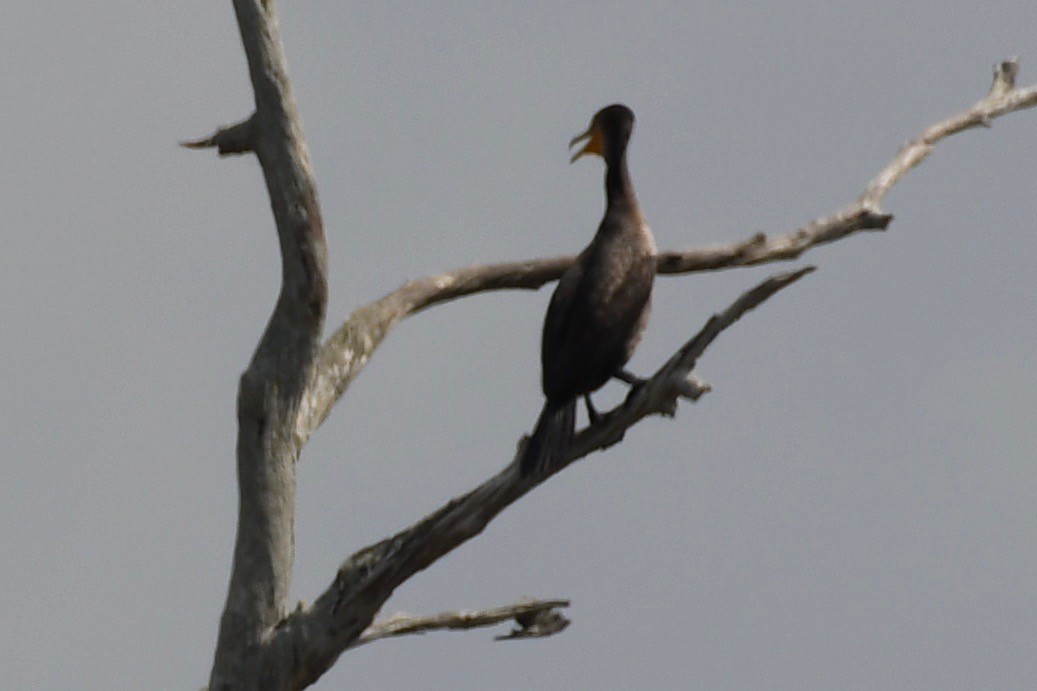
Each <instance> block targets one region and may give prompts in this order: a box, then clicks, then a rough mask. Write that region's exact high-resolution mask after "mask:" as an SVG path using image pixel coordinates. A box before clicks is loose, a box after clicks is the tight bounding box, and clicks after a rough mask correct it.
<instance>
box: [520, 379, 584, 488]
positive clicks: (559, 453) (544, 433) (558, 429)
mask: <svg viewBox="0 0 1037 691" xmlns="http://www.w3.org/2000/svg"><path fill="white" fill-rule="evenodd" d="M575 428H576V399H575V398H574V399H572V400H570V401H565V402H563V403H556V402H552V401H547V402H546V403H544V409H543V411H541V413H540V418H539V419H538V420H537V425H536V428H535V429H534V430H533V434H532V435H531V436H530V437H529V441H528V442H527V443H526V450H525V452H524V453H523V455H522V465H521V470H522V475H523V477H528V476H529V475H532V474H533V473H537V474H540V473H544V472H546V471H547V470H548V469H551V468H554V467H555V465H556V464H557V463H558V462H559V461H561V460H562V458H563V457H564V456H565V453H566V452H567V451H568V450H569V447H570V446H571V445H572V440H573V432H574V430H575Z"/></svg>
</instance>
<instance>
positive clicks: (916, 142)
mask: <svg viewBox="0 0 1037 691" xmlns="http://www.w3.org/2000/svg"><path fill="white" fill-rule="evenodd" d="M1017 70H1018V64H1017V62H1016V61H1015V60H1014V59H1013V60H1006V61H1004V62H1002V63H1000V64H999V65H998V66H997V68H996V69H995V74H994V83H993V86H992V87H991V90H990V93H989V94H988V95H987V96H986V97H985V98H983V99H982V100H980V101H979V102H978V103H976V104H975V105H974V106H972V107H971V108H968V109H966V110H965V111H963V112H961V113H958V114H956V115H953V116H951V117H949V118H947V119H946V120H942V121H940V122H938V123H936V124H934V125H931V126H930V127H928V128H926V129H925V130H924V131H923V132H922V133H921V134H920V135H919V136H918V137H915V138H914V139H912V140H910V141H909V142H908V143H907V144H905V145H904V146H903V147H901V149H900V151H898V153H897V155H896V156H895V157H894V158H893V160H892V161H891V162H890V163H889V164H888V165H887V166H886V167H885V168H883V169H882V171H881V172H880V173H879V174H878V175H877V176H875V178H874V179H873V180H872V181H871V182H870V183H869V184H868V186H867V188H866V189H865V191H864V193H862V194H861V196H860V197H858V198H857V199H856V200H855V201H853V202H852V203H851V204H849V205H848V206H846V207H844V208H843V209H841V210H839V211H836V212H835V213H833V214H830V215H828V216H824V217H822V218H818V219H815V220H813V221H810V222H809V223H807V224H806V225H803V226H801V227H799V228H797V229H795V230H792V231H789V232H786V233H783V234H778V235H766V234H764V233H757V234H755V235H753V236H751V237H749V238H746V239H744V240H740V241H737V242H731V243H724V244H718V245H712V246H708V247H701V248H693V249H687V250H673V251H667V252H661V253H659V256H658V266H657V271H658V273H659V274H662V275H667V274H670V275H672V274H684V273H690V272H695V271H714V270H718V269H726V268H732V267H738V266H749V265H754V264H764V263H768V262H774V261H783V260H791V259H795V258H797V257H799V256H800V255H802V254H803V253H804V252H806V251H807V250H809V249H811V248H813V247H816V246H818V245H823V244H826V243H829V242H835V241H836V240H840V239H842V238H845V237H847V236H849V235H853V234H855V233H857V232H859V231H864V230H884V229H885V228H886V227H887V226H888V225H889V223H890V222H891V221H892V220H893V216H892V215H890V214H886V213H883V212H882V211H881V202H882V199H883V197H884V196H885V194H886V193H887V192H888V191H889V189H890V188H891V187H892V186H893V185H894V184H895V183H896V182H897V181H898V180H899V179H900V178H901V177H903V175H904V174H905V173H906V172H907V171H908V170H910V169H911V168H912V167H914V166H916V165H918V164H919V163H920V162H921V161H922V160H923V159H925V157H926V156H928V155H929V153H930V152H931V151H932V147H933V146H934V145H935V144H936V143H937V142H938V141H940V140H941V139H943V138H945V137H948V136H950V135H952V134H956V133H958V132H961V131H963V130H966V129H969V128H972V127H977V126H985V125H989V124H990V122H991V121H993V120H994V119H995V118H998V117H1001V116H1002V115H1007V114H1008V113H1011V112H1014V111H1017V110H1023V109H1025V108H1031V107H1033V106H1034V105H1037V85H1035V86H1030V87H1028V88H1025V89H1022V88H1020V89H1017V88H1015V74H1016V72H1017ZM574 260H575V255H572V256H565V257H552V258H549V259H535V260H530V261H526V262H510V263H505V264H487V265H479V266H471V267H467V268H463V269H458V270H455V271H448V272H446V273H442V274H437V275H433V276H427V277H425V278H420V279H417V280H413V281H410V282H408V283H405V284H404V285H403V286H401V287H400V288H398V289H397V290H395V291H393V292H392V293H389V294H388V295H386V296H385V297H382V298H381V299H379V300H376V301H375V302H373V303H370V304H368V305H365V306H364V307H361V308H360V309H358V310H356V311H355V312H353V314H351V315H350V316H349V318H348V319H346V321H345V322H344V323H343V324H342V326H340V327H339V329H338V330H337V331H335V333H333V334H332V335H331V336H330V337H329V338H328V339H327V341H325V343H324V346H323V347H322V349H321V353H320V356H319V359H318V363H317V366H316V368H315V370H314V377H313V379H312V380H311V382H310V385H309V387H308V389H307V392H306V397H305V400H304V401H303V408H302V410H301V411H300V416H299V419H298V421H297V428H296V434H298V435H299V437H300V439H303V440H305V439H307V438H309V435H310V434H312V433H313V431H314V430H315V429H316V428H317V427H319V426H320V424H321V423H322V422H323V421H324V419H325V418H326V417H327V416H328V414H329V412H330V411H331V408H332V407H333V406H334V405H335V402H336V401H337V400H338V399H339V398H340V397H341V396H342V394H344V393H345V391H346V389H347V388H348V386H349V384H350V382H351V381H352V380H353V379H354V378H355V377H356V376H357V375H358V374H359V373H360V372H361V370H363V368H364V365H366V364H367V361H368V359H369V358H370V357H371V355H372V354H373V353H374V351H375V349H376V348H377V347H378V345H379V344H380V343H381V342H382V340H383V339H384V338H385V336H386V335H387V334H388V333H389V331H390V330H391V329H392V327H393V326H395V325H396V324H397V323H398V322H399V321H400V320H402V319H404V318H406V317H408V316H410V315H412V314H416V313H418V312H420V311H422V310H424V309H427V308H429V307H432V306H434V305H437V304H440V303H443V302H447V301H450V300H454V299H456V298H459V297H463V296H466V295H473V294H475V293H481V292H485V291H489V290H503V289H516V288H519V289H536V288H539V287H541V286H542V285H544V284H545V283H548V282H551V281H555V280H557V279H558V278H560V277H561V275H562V273H563V272H564V271H565V270H566V269H567V268H568V267H569V266H570V265H571V264H572V262H573V261H574Z"/></svg>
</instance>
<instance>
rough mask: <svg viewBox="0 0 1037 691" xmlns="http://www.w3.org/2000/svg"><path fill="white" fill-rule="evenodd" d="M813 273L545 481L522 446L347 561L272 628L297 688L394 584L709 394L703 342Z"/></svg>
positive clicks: (710, 326) (713, 325) (692, 346)
mask: <svg viewBox="0 0 1037 691" xmlns="http://www.w3.org/2000/svg"><path fill="white" fill-rule="evenodd" d="M813 270H814V267H806V268H803V269H800V270H798V271H794V272H790V273H785V274H780V275H777V276H772V277H771V278H768V279H767V280H765V281H763V282H762V283H760V284H759V285H757V286H756V287H755V288H753V289H752V290H750V291H748V292H746V293H745V294H743V295H742V296H741V297H739V298H738V299H737V300H736V301H735V302H734V303H733V304H732V305H731V306H730V307H728V308H727V309H726V310H724V311H723V312H722V313H720V314H718V315H714V316H713V317H712V318H711V319H710V320H709V321H708V322H707V323H706V325H705V326H704V327H703V329H702V330H701V331H700V332H699V333H698V334H696V335H695V337H694V338H692V339H691V340H689V341H688V342H687V343H685V344H684V345H683V346H682V347H681V348H680V349H679V350H678V351H677V352H676V353H674V355H673V356H672V357H671V358H670V359H669V360H667V361H666V362H665V363H664V364H663V365H662V366H661V367H660V368H659V369H658V370H657V371H656V372H655V374H653V375H652V376H651V377H650V378H649V379H648V380H646V381H645V382H644V383H642V384H640V385H638V386H636V387H635V388H633V389H632V390H631V393H630V395H628V396H627V398H626V400H625V401H624V402H623V403H621V404H620V405H619V406H617V407H616V408H615V409H613V410H611V411H609V412H607V413H605V414H604V415H602V416H601V419H600V420H599V421H598V422H596V423H595V424H593V425H591V426H589V427H587V428H585V429H583V430H582V431H580V432H579V433H578V434H577V435H576V437H575V439H574V441H573V446H572V447H571V449H570V452H569V454H567V456H566V457H565V458H564V459H563V460H562V461H561V462H560V463H559V464H558V465H557V467H556V468H555V469H554V470H553V471H552V473H551V474H549V475H540V476H532V477H524V476H523V475H522V473H521V472H520V470H519V464H520V459H521V457H522V450H523V448H524V445H525V440H523V442H521V443H519V445H518V449H517V451H516V455H515V457H514V458H513V460H512V462H511V463H510V464H509V465H508V466H507V467H505V468H504V469H503V470H502V471H501V472H499V473H497V474H496V475H495V476H493V477H491V478H490V479H489V480H487V481H485V482H484V483H482V484H481V485H479V486H478V487H476V488H475V489H473V490H472V491H470V492H469V493H468V494H465V495H463V496H461V497H457V498H455V499H453V500H451V501H450V502H448V503H447V504H446V505H445V506H443V507H442V508H440V509H439V510H437V511H435V512H434V513H432V514H430V515H429V516H427V517H425V518H424V519H422V520H421V521H419V522H418V523H416V524H414V525H413V526H411V527H410V528H408V529H406V530H404V531H402V532H400V533H398V534H397V535H395V536H393V537H391V538H388V539H386V540H383V541H381V542H379V543H377V544H374V545H371V546H369V547H366V548H364V549H362V550H360V551H359V552H357V553H356V554H354V555H353V556H352V557H350V558H349V559H347V560H346V561H345V563H343V565H342V566H341V567H340V568H339V571H338V574H337V575H336V578H335V581H334V582H333V583H332V585H331V586H330V587H329V588H328V589H327V590H326V591H325V592H324V593H323V594H322V595H321V596H320V597H319V598H318V599H317V600H316V602H314V603H313V605H312V607H308V608H306V607H303V608H300V609H299V610H297V611H296V612H294V613H293V614H291V615H290V616H289V617H287V618H286V619H285V620H284V621H283V622H282V623H281V625H280V626H279V627H278V631H279V643H280V645H283V646H286V647H288V648H290V649H291V650H292V651H293V653H292V654H293V655H294V656H295V658H296V659H297V660H298V664H299V669H298V675H299V676H298V678H297V680H296V681H297V684H298V686H297V688H302V687H303V686H305V685H307V684H308V683H311V682H312V681H313V680H315V679H317V678H318V677H320V675H321V674H323V673H324V671H325V670H327V669H328V668H329V667H330V666H331V665H332V664H334V662H335V659H337V657H338V656H339V655H340V654H341V653H342V652H343V651H344V650H346V649H348V648H349V647H351V646H353V645H354V644H355V641H357V640H358V638H359V637H360V636H361V635H362V633H363V632H364V631H365V630H366V629H367V628H368V626H369V625H370V623H371V621H372V620H373V619H374V616H375V615H376V614H377V612H378V610H379V608H381V606H382V604H384V603H385V601H386V600H388V598H389V597H390V595H392V592H393V590H395V589H396V588H397V587H398V586H399V585H400V584H402V583H403V582H404V581H406V580H407V579H409V578H410V577H411V576H413V575H414V574H416V573H417V572H419V571H421V570H423V569H425V568H427V567H428V566H430V565H431V564H433V563H434V562H435V561H436V560H437V559H439V558H440V557H442V556H443V555H445V554H447V553H449V552H450V551H452V550H453V549H455V548H456V547H457V546H459V545H461V544H462V543H464V542H466V541H467V540H470V539H471V538H473V537H475V536H476V535H478V534H479V533H481V532H482V530H483V529H484V528H485V527H486V526H487V525H488V524H489V522H490V521H492V520H493V518H494V517H496V516H497V515H498V514H499V513H500V512H501V511H503V510H504V509H505V508H507V507H508V506H510V505H511V504H512V503H514V502H515V501H517V500H518V499H520V498H521V497H522V496H524V495H525V494H526V493H527V492H529V491H530V490H532V489H533V488H534V487H536V486H537V485H539V484H540V483H541V482H544V481H545V480H546V479H547V478H548V477H550V475H553V474H554V473H555V472H558V471H560V470H561V469H563V468H565V467H567V466H568V465H569V464H571V463H573V462H574V461H576V460H577V459H579V458H582V457H584V456H586V455H587V454H589V453H591V452H593V451H596V450H598V449H604V448H606V447H608V446H611V445H612V444H614V443H616V442H617V441H619V440H620V439H622V437H623V434H624V433H625V431H626V430H627V429H629V428H630V427H632V426H633V425H635V424H636V423H637V422H638V421H640V420H641V419H643V418H644V417H646V416H647V415H651V414H653V413H665V414H670V415H672V414H673V413H674V411H675V410H676V406H677V398H678V397H680V396H691V397H693V398H695V397H697V396H698V395H700V394H701V393H702V392H704V391H706V390H708V387H706V386H704V385H702V384H701V382H697V380H695V379H694V378H693V377H692V376H691V370H692V368H693V367H694V366H695V362H696V360H697V359H698V357H699V356H701V355H702V353H703V352H704V351H705V349H706V348H707V347H708V346H709V345H710V343H712V342H713V340H714V339H715V338H716V337H717V336H718V335H719V334H720V333H721V332H722V331H723V330H724V329H726V328H728V327H729V326H731V325H732V324H734V323H735V322H736V321H738V319H739V318H741V316H742V315H743V314H745V313H746V312H748V311H749V310H751V309H753V308H754V307H756V306H757V305H759V304H760V303H762V302H763V301H764V300H766V299H767V298H769V297H770V296H772V295H774V294H775V293H777V292H778V291H779V290H781V289H783V288H785V287H787V286H789V285H791V284H792V283H794V282H795V281H797V280H799V279H800V278H801V277H803V276H804V275H806V274H807V273H809V272H811V271H813Z"/></svg>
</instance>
